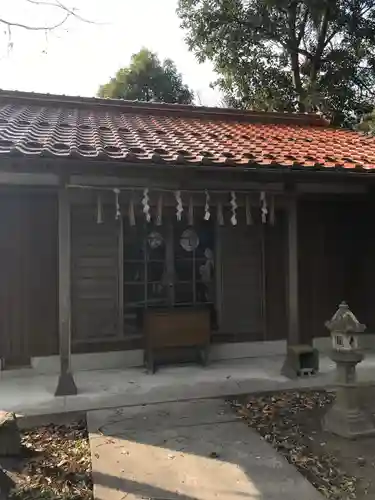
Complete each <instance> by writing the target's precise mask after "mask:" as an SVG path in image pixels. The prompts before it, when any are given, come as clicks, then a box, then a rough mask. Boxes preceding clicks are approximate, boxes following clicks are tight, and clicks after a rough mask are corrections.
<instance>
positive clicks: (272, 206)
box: [270, 196, 276, 226]
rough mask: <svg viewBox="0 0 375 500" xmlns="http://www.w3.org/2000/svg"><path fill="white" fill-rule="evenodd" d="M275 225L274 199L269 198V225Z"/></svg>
mask: <svg viewBox="0 0 375 500" xmlns="http://www.w3.org/2000/svg"><path fill="white" fill-rule="evenodd" d="M275 223H276V213H275V197H274V196H272V197H271V201H270V224H271V226H274V225H275Z"/></svg>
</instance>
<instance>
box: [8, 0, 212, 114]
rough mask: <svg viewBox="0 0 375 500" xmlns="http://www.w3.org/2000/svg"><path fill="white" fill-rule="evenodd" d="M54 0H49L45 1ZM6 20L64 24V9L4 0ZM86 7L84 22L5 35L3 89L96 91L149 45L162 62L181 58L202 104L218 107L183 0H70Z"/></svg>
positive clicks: (184, 72) (182, 68) (82, 11)
mask: <svg viewBox="0 0 375 500" xmlns="http://www.w3.org/2000/svg"><path fill="white" fill-rule="evenodd" d="M44 1H46V0H44ZM0 2H1V4H5V5H1V7H0V17H1V18H3V19H7V20H10V21H12V22H17V23H25V24H28V25H31V24H32V25H34V26H38V25H41V26H44V25H45V24H48V25H51V24H55V23H57V22H59V21H60V19H61V12H59V11H57V10H56V9H53V8H50V7H45V6H42V5H36V4H35V3H33V2H37V0H9V1H7V2H4V0H2V1H1V0H0ZM65 4H66V5H68V6H73V5H74V6H75V7H77V8H79V13H80V14H81V15H82V16H83V17H85V18H86V19H89V20H92V21H95V24H93V23H84V22H80V21H78V20H72V19H71V20H69V21H68V23H67V24H65V25H64V26H63V27H62V28H59V29H57V30H54V31H53V32H50V33H49V34H48V36H47V37H46V35H45V33H44V32H43V31H40V32H37V31H27V30H23V29H19V28H12V31H11V34H10V40H11V43H12V47H11V48H9V33H6V32H4V30H2V31H1V32H0V88H2V89H12V90H25V91H34V92H48V93H55V94H66V95H81V96H94V95H95V94H96V92H97V90H98V87H99V85H101V84H103V83H106V82H107V81H108V80H109V79H110V78H111V77H112V76H114V74H115V73H116V71H117V70H118V69H119V68H120V67H124V66H127V65H128V64H129V62H130V58H131V55H132V54H134V53H136V52H138V51H139V50H140V49H141V48H142V47H146V48H148V49H150V50H152V51H153V52H156V53H157V54H158V56H159V58H160V59H165V58H170V59H173V60H174V61H175V63H176V65H177V68H178V70H179V71H180V72H181V73H182V75H183V79H184V82H185V83H187V84H188V85H189V86H190V87H191V88H192V89H193V91H194V92H195V94H196V95H199V100H198V102H197V104H202V105H205V106H215V105H218V104H219V101H220V95H219V93H218V92H217V91H215V90H212V89H211V88H210V86H209V85H210V83H211V82H212V81H214V80H215V73H214V72H213V70H212V66H211V64H210V63H204V64H198V62H197V61H196V59H195V56H194V55H193V54H192V53H191V52H189V50H188V48H187V45H186V44H185V42H184V32H183V30H182V29H181V28H180V26H179V24H180V20H179V18H178V16H177V14H176V8H177V0H66V1H65Z"/></svg>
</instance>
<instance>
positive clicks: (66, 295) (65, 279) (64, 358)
mask: <svg viewBox="0 0 375 500" xmlns="http://www.w3.org/2000/svg"><path fill="white" fill-rule="evenodd" d="M58 212H59V214H58V234H59V344H60V375H59V381H58V384H57V388H56V392H55V395H56V396H70V395H75V394H77V387H76V384H75V382H74V378H73V375H72V373H71V293H70V279H71V276H70V273H71V266H70V200H69V192H68V190H67V189H65V188H64V187H61V188H60V189H59V193H58Z"/></svg>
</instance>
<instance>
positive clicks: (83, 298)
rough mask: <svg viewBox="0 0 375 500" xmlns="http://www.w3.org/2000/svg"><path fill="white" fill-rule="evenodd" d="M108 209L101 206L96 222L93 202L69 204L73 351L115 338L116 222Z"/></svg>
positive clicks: (117, 291)
mask: <svg viewBox="0 0 375 500" xmlns="http://www.w3.org/2000/svg"><path fill="white" fill-rule="evenodd" d="M109 212H110V213H109ZM112 212H113V209H112V210H109V209H108V210H107V208H105V209H104V214H103V217H104V221H105V222H104V223H103V224H97V222H96V211H95V206H94V205H93V206H86V207H85V206H73V207H72V217H71V232H72V252H71V259H72V263H71V270H72V343H73V345H74V349H73V350H78V351H80V349H79V347H78V348H77V349H76V346H77V345H78V344H86V350H90V347H89V346H88V345H87V344H90V343H92V342H96V343H98V342H102V343H103V342H105V341H110V342H111V341H112V340H115V339H119V335H120V332H119V321H118V320H119V303H118V293H119V279H118V273H119V257H118V255H119V254H118V234H119V231H118V224H119V221H117V220H115V217H114V214H113V213H112ZM107 350H111V347H110V346H108V347H107Z"/></svg>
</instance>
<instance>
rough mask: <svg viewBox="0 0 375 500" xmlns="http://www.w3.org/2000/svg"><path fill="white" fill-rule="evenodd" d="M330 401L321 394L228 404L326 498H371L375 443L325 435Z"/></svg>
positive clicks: (374, 481) (330, 396) (374, 485)
mask: <svg viewBox="0 0 375 500" xmlns="http://www.w3.org/2000/svg"><path fill="white" fill-rule="evenodd" d="M333 399H334V395H333V394H331V393H328V392H325V391H287V392H279V393H273V394H263V395H262V394H261V395H253V396H247V397H244V398H241V399H239V400H232V401H231V403H232V405H233V407H234V408H235V410H236V411H237V412H239V413H240V414H241V415H242V417H243V418H244V419H245V420H246V422H247V423H248V425H249V426H251V427H253V428H254V429H256V430H257V431H258V432H259V433H260V434H261V435H262V436H263V438H264V439H265V440H266V441H268V442H269V443H271V444H272V445H273V446H274V447H275V448H276V449H277V450H278V451H279V452H280V453H281V454H282V455H284V456H285V457H286V459H287V460H288V461H289V462H290V463H292V464H293V465H295V466H296V467H297V468H298V470H299V471H300V472H301V473H302V474H303V475H304V476H305V477H306V478H307V479H308V480H309V481H310V482H311V483H312V484H313V485H314V486H315V487H316V488H317V489H318V490H319V491H320V492H321V493H322V494H323V495H324V496H325V497H326V498H328V499H330V500H333V499H343V500H345V499H358V500H365V499H366V500H370V499H375V473H374V471H375V453H374V450H375V438H362V439H359V440H354V441H353V440H347V439H344V438H340V437H338V436H334V435H332V434H330V433H327V432H325V431H324V430H323V429H322V426H321V420H322V417H323V416H324V414H325V413H326V411H327V410H328V408H329V407H330V405H331V404H332V402H333Z"/></svg>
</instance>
